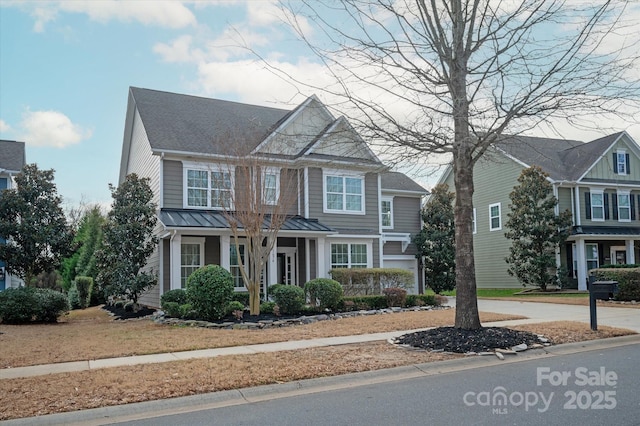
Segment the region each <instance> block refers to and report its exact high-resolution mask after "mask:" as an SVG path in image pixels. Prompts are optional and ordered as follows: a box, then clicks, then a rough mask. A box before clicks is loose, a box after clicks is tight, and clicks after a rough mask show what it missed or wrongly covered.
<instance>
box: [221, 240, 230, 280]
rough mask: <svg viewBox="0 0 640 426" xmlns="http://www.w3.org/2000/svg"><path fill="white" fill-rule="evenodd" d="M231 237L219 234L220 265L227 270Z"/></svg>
mask: <svg viewBox="0 0 640 426" xmlns="http://www.w3.org/2000/svg"><path fill="white" fill-rule="evenodd" d="M230 247H231V237H230V236H229V235H220V266H222V267H223V268H224V269H226V270H227V271H228V270H229V268H230V266H231V253H230V252H229V251H230Z"/></svg>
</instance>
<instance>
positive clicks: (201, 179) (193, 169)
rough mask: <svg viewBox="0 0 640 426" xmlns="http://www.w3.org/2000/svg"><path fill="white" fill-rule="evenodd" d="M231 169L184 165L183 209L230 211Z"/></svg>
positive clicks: (231, 196) (231, 195)
mask: <svg viewBox="0 0 640 426" xmlns="http://www.w3.org/2000/svg"><path fill="white" fill-rule="evenodd" d="M232 190H233V168H214V167H211V168H208V167H203V166H202V165H197V166H192V165H188V164H187V165H185V198H184V203H185V207H204V208H212V209H230V208H232V204H233V202H232V200H233V194H232V192H231V191H232Z"/></svg>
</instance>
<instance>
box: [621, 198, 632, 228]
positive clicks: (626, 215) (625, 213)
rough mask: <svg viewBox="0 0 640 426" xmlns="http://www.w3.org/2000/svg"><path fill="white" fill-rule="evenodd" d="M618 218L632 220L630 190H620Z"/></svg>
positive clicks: (626, 220)
mask: <svg viewBox="0 0 640 426" xmlns="http://www.w3.org/2000/svg"><path fill="white" fill-rule="evenodd" d="M618 220H619V221H620V222H629V221H631V201H630V195H629V193H628V192H618Z"/></svg>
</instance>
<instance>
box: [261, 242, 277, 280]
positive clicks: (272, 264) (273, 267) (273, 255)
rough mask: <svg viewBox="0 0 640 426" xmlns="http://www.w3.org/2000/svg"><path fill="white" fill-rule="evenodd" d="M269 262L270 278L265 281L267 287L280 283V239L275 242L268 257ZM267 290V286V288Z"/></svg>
mask: <svg viewBox="0 0 640 426" xmlns="http://www.w3.org/2000/svg"><path fill="white" fill-rule="evenodd" d="M267 262H268V263H269V267H268V271H269V280H268V281H267V282H266V283H264V284H265V286H266V287H268V286H270V285H273V284H278V239H277V238H276V241H274V243H273V248H272V249H271V252H270V253H269V256H268V257H267ZM265 290H266V288H265Z"/></svg>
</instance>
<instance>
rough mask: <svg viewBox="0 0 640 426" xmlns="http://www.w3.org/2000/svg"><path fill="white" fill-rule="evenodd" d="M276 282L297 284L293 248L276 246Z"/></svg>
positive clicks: (294, 250) (294, 251)
mask: <svg viewBox="0 0 640 426" xmlns="http://www.w3.org/2000/svg"><path fill="white" fill-rule="evenodd" d="M278 284H286V285H297V280H296V249H295V248H292V247H291V248H290V247H278Z"/></svg>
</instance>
